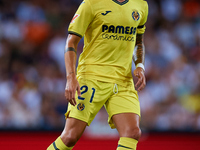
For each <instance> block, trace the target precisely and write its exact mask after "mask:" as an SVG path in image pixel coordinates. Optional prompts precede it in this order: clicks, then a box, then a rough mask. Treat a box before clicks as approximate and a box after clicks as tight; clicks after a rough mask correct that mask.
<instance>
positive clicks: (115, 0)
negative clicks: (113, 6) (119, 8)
mask: <svg viewBox="0 0 200 150" xmlns="http://www.w3.org/2000/svg"><path fill="white" fill-rule="evenodd" d="M112 1H113V2H115V3H117V4H119V5H124V4H126V3H127V2H128V1H129V0H125V1H123V2H119V1H117V0H112Z"/></svg>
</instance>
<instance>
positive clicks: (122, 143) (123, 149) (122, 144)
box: [117, 137, 138, 150]
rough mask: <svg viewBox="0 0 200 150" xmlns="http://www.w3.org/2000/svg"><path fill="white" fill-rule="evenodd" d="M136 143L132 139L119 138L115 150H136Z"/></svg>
mask: <svg viewBox="0 0 200 150" xmlns="http://www.w3.org/2000/svg"><path fill="white" fill-rule="evenodd" d="M137 143H138V141H137V140H135V139H132V138H127V137H121V138H120V139H119V142H118V147H117V150H136V146H137Z"/></svg>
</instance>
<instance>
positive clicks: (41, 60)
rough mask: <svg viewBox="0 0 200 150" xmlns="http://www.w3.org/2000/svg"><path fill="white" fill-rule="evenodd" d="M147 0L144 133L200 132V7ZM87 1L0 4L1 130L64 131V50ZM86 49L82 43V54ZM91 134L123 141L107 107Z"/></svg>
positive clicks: (195, 2)
mask: <svg viewBox="0 0 200 150" xmlns="http://www.w3.org/2000/svg"><path fill="white" fill-rule="evenodd" d="M147 2H148V4H149V17H148V22H147V24H146V27H147V30H146V32H145V39H144V42H145V46H146V62H145V67H146V72H145V74H146V79H147V85H146V88H145V89H144V90H143V91H142V92H140V93H139V97H140V102H141V115H142V119H141V127H142V130H143V131H146V132H148V131H189V132H196V131H200V1H199V0H147ZM80 3H81V0H0V129H1V130H15V129H16V130H61V129H62V128H63V126H64V122H65V117H64V113H65V112H66V110H67V101H66V100H65V97H64V89H65V84H66V73H65V65H64V46H65V41H66V37H67V34H68V33H67V29H68V25H69V23H70V21H71V19H72V17H73V15H74V13H75V11H76V9H77V8H78V6H79V5H80ZM116 19H117V18H116ZM80 26H81V25H80ZM82 47H83V40H81V42H80V44H79V47H78V54H80V53H81V51H82ZM133 69H134V65H133ZM134 80H135V78H134ZM86 134H88V135H99V134H102V135H103V134H109V135H116V131H115V130H111V129H110V128H109V126H108V125H107V113H106V112H105V110H104V109H102V110H100V112H99V113H98V115H97V117H96V118H95V120H94V121H93V123H92V125H91V127H90V128H88V129H87V130H86Z"/></svg>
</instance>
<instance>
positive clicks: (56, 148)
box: [47, 136, 73, 150]
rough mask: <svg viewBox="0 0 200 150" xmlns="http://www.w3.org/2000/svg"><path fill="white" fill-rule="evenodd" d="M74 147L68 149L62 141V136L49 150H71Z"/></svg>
mask: <svg viewBox="0 0 200 150" xmlns="http://www.w3.org/2000/svg"><path fill="white" fill-rule="evenodd" d="M72 148H73V147H67V146H66V145H65V144H64V143H63V141H62V140H61V138H60V136H59V137H58V138H57V139H56V140H55V142H53V143H52V144H51V145H50V146H49V147H48V148H47V150H71V149H72Z"/></svg>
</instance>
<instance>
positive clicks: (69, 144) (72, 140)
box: [61, 135, 78, 147]
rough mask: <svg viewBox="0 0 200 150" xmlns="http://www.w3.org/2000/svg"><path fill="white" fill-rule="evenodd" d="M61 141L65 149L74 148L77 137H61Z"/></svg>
mask: <svg viewBox="0 0 200 150" xmlns="http://www.w3.org/2000/svg"><path fill="white" fill-rule="evenodd" d="M61 139H62V141H63V143H64V144H65V145H66V146H67V147H72V146H74V145H75V144H76V142H77V141H78V137H76V136H72V135H61Z"/></svg>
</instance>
